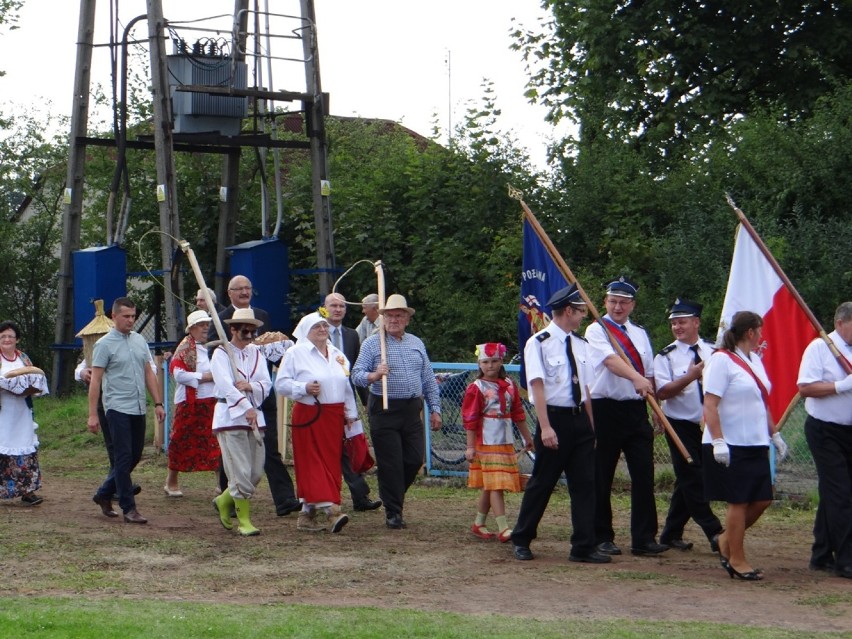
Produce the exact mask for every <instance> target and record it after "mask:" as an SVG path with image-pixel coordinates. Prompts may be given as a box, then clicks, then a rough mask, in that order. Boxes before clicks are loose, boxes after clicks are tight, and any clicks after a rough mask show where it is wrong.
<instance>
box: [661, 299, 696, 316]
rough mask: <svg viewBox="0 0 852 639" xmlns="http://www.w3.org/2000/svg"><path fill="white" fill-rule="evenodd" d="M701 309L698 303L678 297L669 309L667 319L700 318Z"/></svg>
mask: <svg viewBox="0 0 852 639" xmlns="http://www.w3.org/2000/svg"><path fill="white" fill-rule="evenodd" d="M703 308H704V307H703V306H702V305H701V304H699V303H698V302H693V301H692V300H688V299H686V298H684V297H679V298H677V299H676V300H675V301H674V304H672V307H671V308H670V309H669V319H675V318H676V317H701V309H703Z"/></svg>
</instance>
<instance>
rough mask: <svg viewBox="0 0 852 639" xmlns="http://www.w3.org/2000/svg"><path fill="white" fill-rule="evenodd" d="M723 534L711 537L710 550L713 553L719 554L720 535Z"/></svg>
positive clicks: (718, 533)
mask: <svg viewBox="0 0 852 639" xmlns="http://www.w3.org/2000/svg"><path fill="white" fill-rule="evenodd" d="M722 532H724V531H722ZM722 532H717V533H716V534H715V535H713V536H712V537H710V550H712V551H713V552H719V535H721V534H722Z"/></svg>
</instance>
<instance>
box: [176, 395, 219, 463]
mask: <svg viewBox="0 0 852 639" xmlns="http://www.w3.org/2000/svg"><path fill="white" fill-rule="evenodd" d="M215 408H216V398H215V397H207V398H205V399H196V400H195V401H194V402H189V401H186V402H181V403H180V404H178V405H177V406H175V419H174V424H173V425H172V432H171V434H170V435H169V470H176V471H178V472H181V473H192V472H196V471H201V470H218V469H219V442H218V441H217V440H216V435H215V434H214V433H213V410H214V409H215Z"/></svg>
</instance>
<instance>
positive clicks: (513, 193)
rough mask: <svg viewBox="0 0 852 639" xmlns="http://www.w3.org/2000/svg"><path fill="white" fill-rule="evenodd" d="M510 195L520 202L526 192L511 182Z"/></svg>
mask: <svg viewBox="0 0 852 639" xmlns="http://www.w3.org/2000/svg"><path fill="white" fill-rule="evenodd" d="M509 197H510V198H512V199H513V200H518V201H519V202H520V201H523V199H524V192H523V191H521V190H520V189H516V188H515V187H514V186H512V185H511V184H509Z"/></svg>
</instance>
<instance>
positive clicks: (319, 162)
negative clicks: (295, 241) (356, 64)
mask: <svg viewBox="0 0 852 639" xmlns="http://www.w3.org/2000/svg"><path fill="white" fill-rule="evenodd" d="M300 2H301V4H302V19H303V20H306V21H307V22H308V29H306V30H305V32H304V33H303V34H302V50H303V51H304V57H305V80H306V87H307V88H306V93H307V94H308V95H309V96H313V99H312V100H310V101H309V102H308V103H306V104H305V105H304V108H305V119H306V120H307V127H308V136H309V137H310V143H311V182H312V184H313V203H314V226H315V227H316V238H317V268H318V269H319V276H320V277H319V292H320V295H321V296H324V295H326V294H327V293H329V292H330V291H331V287H332V285H333V284H334V279H333V276H334V273H333V269H334V267H335V264H334V236H333V233H332V224H331V200H330V189H329V187H328V184H329V182H328V144H327V142H326V136H325V109H326V107H325V97H324V96H323V93H322V86H321V84H320V66H319V44H318V42H317V20H316V12H315V11H314V0H300Z"/></svg>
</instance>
